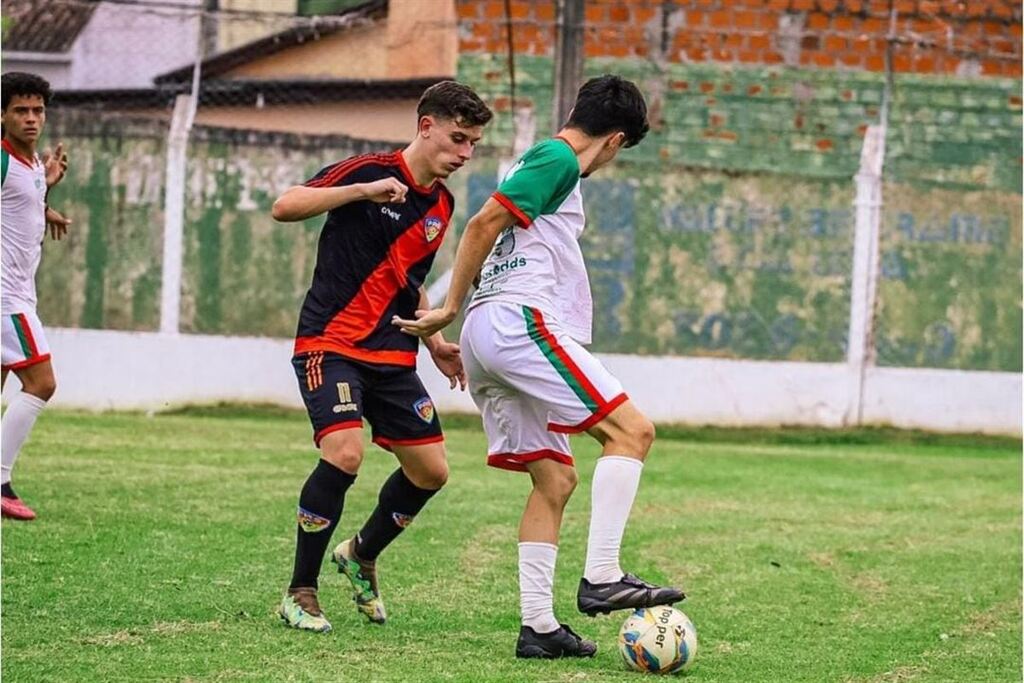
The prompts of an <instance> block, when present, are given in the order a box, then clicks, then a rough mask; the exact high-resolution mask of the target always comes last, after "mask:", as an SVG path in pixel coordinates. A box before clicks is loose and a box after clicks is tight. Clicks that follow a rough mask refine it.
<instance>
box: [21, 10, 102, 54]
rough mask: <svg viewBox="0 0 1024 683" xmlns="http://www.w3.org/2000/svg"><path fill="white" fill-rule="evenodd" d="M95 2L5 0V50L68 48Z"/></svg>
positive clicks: (82, 26) (35, 50) (87, 18)
mask: <svg viewBox="0 0 1024 683" xmlns="http://www.w3.org/2000/svg"><path fill="white" fill-rule="evenodd" d="M98 4H99V3H97V2H69V3H63V2H38V0H4V6H3V13H4V20H5V22H6V23H8V27H7V30H6V32H5V35H4V42H3V48H4V51H5V52H67V51H68V50H70V49H71V46H72V45H74V44H75V40H76V39H77V38H78V34H79V33H81V32H82V29H84V28H85V25H86V24H88V23H89V19H91V18H92V13H93V11H94V10H95V9H96V7H97V6H98Z"/></svg>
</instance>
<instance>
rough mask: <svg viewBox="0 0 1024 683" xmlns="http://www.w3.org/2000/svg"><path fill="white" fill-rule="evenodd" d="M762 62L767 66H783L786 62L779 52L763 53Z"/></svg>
mask: <svg viewBox="0 0 1024 683" xmlns="http://www.w3.org/2000/svg"><path fill="white" fill-rule="evenodd" d="M761 61H763V62H764V63H765V64H782V62H784V61H785V60H784V59H783V58H782V55H780V54H779V53H778V52H762V53H761Z"/></svg>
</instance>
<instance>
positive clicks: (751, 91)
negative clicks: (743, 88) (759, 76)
mask: <svg viewBox="0 0 1024 683" xmlns="http://www.w3.org/2000/svg"><path fill="white" fill-rule="evenodd" d="M763 90H764V88H762V87H761V86H759V85H752V86H750V87H749V88H747V95H748V96H750V97H753V96H754V95H759V94H760V93H761V92H762V91H763Z"/></svg>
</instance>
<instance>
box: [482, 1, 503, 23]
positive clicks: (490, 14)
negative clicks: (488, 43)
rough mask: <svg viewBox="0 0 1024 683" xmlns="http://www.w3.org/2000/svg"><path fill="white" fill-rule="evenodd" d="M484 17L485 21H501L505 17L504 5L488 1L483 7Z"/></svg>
mask: <svg viewBox="0 0 1024 683" xmlns="http://www.w3.org/2000/svg"><path fill="white" fill-rule="evenodd" d="M484 17H485V18H487V19H499V18H501V19H503V18H504V17H505V3H503V2H500V0H490V2H488V3H487V4H486V5H484Z"/></svg>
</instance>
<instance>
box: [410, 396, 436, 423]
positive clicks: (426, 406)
mask: <svg viewBox="0 0 1024 683" xmlns="http://www.w3.org/2000/svg"><path fill="white" fill-rule="evenodd" d="M412 409H413V410H415V411H416V414H417V415H419V416H420V419H421V420H423V421H424V422H426V423H427V424H430V423H431V422H433V421H434V404H433V403H432V402H431V400H430V399H429V398H428V397H426V396H424V397H423V398H421V399H420V400H418V401H416V402H415V403H413V404H412Z"/></svg>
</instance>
